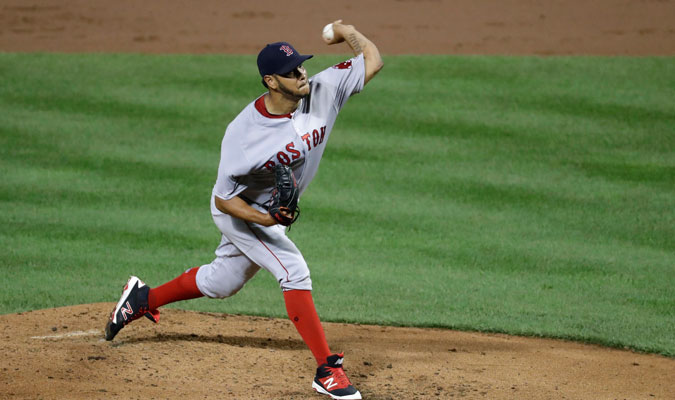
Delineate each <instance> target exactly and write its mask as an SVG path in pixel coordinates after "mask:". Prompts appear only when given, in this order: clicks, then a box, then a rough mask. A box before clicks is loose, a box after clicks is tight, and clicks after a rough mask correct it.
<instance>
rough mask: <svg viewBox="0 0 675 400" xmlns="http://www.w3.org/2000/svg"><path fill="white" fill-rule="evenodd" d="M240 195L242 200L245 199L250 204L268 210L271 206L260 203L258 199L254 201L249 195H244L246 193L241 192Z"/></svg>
mask: <svg viewBox="0 0 675 400" xmlns="http://www.w3.org/2000/svg"><path fill="white" fill-rule="evenodd" d="M239 197H240V198H241V199H242V200H244V201H245V202H246V204H248V205H249V206H251V205H253V204H255V205H256V206H258V207H262V208H263V209H265V210H267V209H268V208H269V207H267V206H266V205H264V204H260V203H258V202H257V201H253V200H251V199H249V198H248V197H246V196H244V195H241V194H240V195H239Z"/></svg>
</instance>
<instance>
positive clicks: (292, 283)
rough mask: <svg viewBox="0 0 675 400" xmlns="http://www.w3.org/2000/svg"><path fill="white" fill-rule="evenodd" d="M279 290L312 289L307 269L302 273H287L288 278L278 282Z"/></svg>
mask: <svg viewBox="0 0 675 400" xmlns="http://www.w3.org/2000/svg"><path fill="white" fill-rule="evenodd" d="M279 286H280V287H281V290H312V279H311V278H310V277H309V270H307V271H306V272H304V273H302V274H294V275H289V277H288V279H286V280H282V281H281V282H279Z"/></svg>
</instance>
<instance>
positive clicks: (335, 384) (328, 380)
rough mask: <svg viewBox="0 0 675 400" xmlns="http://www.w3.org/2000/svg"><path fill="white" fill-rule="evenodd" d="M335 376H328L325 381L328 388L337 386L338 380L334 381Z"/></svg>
mask: <svg viewBox="0 0 675 400" xmlns="http://www.w3.org/2000/svg"><path fill="white" fill-rule="evenodd" d="M333 380H334V378H328V379H326V380H325V381H324V382H323V385H324V387H325V388H326V389H328V390H331V389H332V388H333V387H335V386H337V382H333Z"/></svg>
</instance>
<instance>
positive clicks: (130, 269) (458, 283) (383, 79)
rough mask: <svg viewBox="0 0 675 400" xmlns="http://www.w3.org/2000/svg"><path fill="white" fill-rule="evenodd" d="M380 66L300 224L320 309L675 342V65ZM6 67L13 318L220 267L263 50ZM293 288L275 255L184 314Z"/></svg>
mask: <svg viewBox="0 0 675 400" xmlns="http://www.w3.org/2000/svg"><path fill="white" fill-rule="evenodd" d="M340 60H341V59H340V58H339V57H327V56H323V57H315V58H314V59H313V60H311V61H310V62H308V63H307V64H306V66H307V67H308V69H309V72H310V74H311V73H315V72H318V71H319V70H320V69H322V68H325V67H327V66H329V65H331V64H332V63H334V62H337V61H340ZM385 62H386V65H385V69H384V70H383V71H382V72H381V74H380V75H379V76H378V77H377V78H376V79H374V80H373V81H372V82H371V83H370V84H369V85H368V86H367V87H366V90H365V91H364V93H363V94H360V95H358V96H356V97H354V98H353V99H351V100H350V103H349V104H348V105H347V107H346V108H345V109H344V111H343V112H342V115H341V116H340V117H339V119H338V123H337V124H336V127H335V130H334V131H333V135H332V137H331V140H330V143H329V146H328V150H327V151H326V154H325V156H324V160H323V163H322V166H321V168H320V170H319V174H318V176H317V178H316V179H315V181H314V182H313V183H312V185H311V186H310V188H309V190H308V191H307V193H306V194H305V196H304V197H303V199H302V210H303V213H302V217H301V219H300V220H299V221H298V223H297V224H296V225H295V226H294V228H293V229H292V230H291V232H290V236H291V237H292V238H293V240H294V241H295V242H296V243H297V244H298V246H299V247H300V249H301V250H302V251H303V253H304V255H305V257H306V259H307V260H308V262H309V265H310V269H311V270H312V277H313V281H314V289H315V294H314V296H315V301H316V303H317V308H318V310H319V313H320V315H321V316H322V319H323V320H326V321H347V322H361V323H378V324H390V325H412V326H431V327H446V328H458V329H463V330H480V331H490V332H507V333H512V334H521V335H533V336H546V337H557V338H567V339H574V340H582V341H589V342H594V343H601V344H605V345H609V346H616V347H623V346H627V347H630V348H632V349H636V350H640V351H648V352H657V353H661V354H664V355H667V356H670V357H674V356H675V334H674V332H675V100H674V99H675V58H673V57H666V58H593V57H551V58H538V57H469V56H467V57H452V56H446V57H442V56H437V57H421V56H415V57H413V56H409V57H408V56H398V57H387V58H386V59H385ZM0 76H1V77H2V84H1V85H0V176H2V178H1V179H0V243H1V244H0V273H2V277H3V279H2V281H0V313H14V312H20V311H25V310H30V309H38V308H47V307H54V306H63V305H70V304H81V303H92V302H114V301H116V300H117V298H118V296H119V293H120V290H121V287H122V285H123V284H124V282H125V281H126V279H127V277H128V276H129V275H130V274H136V275H138V276H140V277H141V278H142V279H144V280H145V281H146V282H147V283H148V284H149V285H150V286H155V285H158V284H161V283H163V282H165V281H167V280H169V279H172V278H174V277H175V276H177V275H178V274H179V273H181V272H182V271H183V270H184V269H186V268H188V267H191V266H196V265H201V264H206V263H208V262H210V261H211V259H212V258H213V251H214V250H215V247H216V245H217V243H218V241H219V233H218V231H217V229H216V228H215V226H214V225H213V223H212V221H211V217H210V212H209V207H208V205H209V196H210V193H211V188H212V185H213V183H214V180H215V177H216V170H217V165H218V158H219V146H220V141H221V139H222V134H223V132H224V130H225V127H226V126H227V124H228V122H229V121H230V120H231V119H232V118H233V117H234V116H235V115H236V114H237V113H238V112H239V111H240V110H241V109H242V108H243V107H244V106H245V105H246V104H247V103H248V102H250V101H251V100H253V99H254V98H255V97H256V96H257V95H258V94H260V93H261V92H262V90H263V88H262V86H261V85H260V83H259V79H258V78H257V70H256V67H255V57H254V56H148V55H110V54H108V55H104V54H88V55H59V54H7V53H5V54H2V53H0ZM282 299H283V298H282V295H281V293H280V291H279V290H278V287H277V284H276V282H275V280H274V278H273V277H272V276H271V275H270V274H268V273H267V272H265V271H262V272H261V273H259V274H258V276H256V278H254V279H253V280H252V281H251V282H250V283H249V284H248V285H247V287H246V288H245V289H244V290H242V291H241V292H240V293H239V294H237V295H236V296H234V297H232V298H230V299H227V300H222V301H220V300H210V299H199V300H192V301H188V302H182V303H177V304H175V305H173V306H175V307H179V308H184V309H194V310H203V311H215V312H224V313H241V314H252V315H269V316H277V317H283V316H285V308H284V305H283V302H282Z"/></svg>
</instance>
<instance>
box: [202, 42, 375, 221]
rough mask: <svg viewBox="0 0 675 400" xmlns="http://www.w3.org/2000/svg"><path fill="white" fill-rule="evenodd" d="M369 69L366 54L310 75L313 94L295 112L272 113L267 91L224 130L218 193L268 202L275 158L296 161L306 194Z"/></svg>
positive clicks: (289, 162) (295, 168)
mask: <svg viewBox="0 0 675 400" xmlns="http://www.w3.org/2000/svg"><path fill="white" fill-rule="evenodd" d="M364 74H365V64H364V60H363V55H362V54H361V55H359V56H357V57H354V58H352V59H350V60H348V61H345V62H343V63H340V64H337V65H335V66H332V67H330V68H327V69H325V70H324V71H321V72H320V73H318V74H316V75H314V76H313V77H312V78H310V79H309V83H310V86H311V91H310V94H309V95H308V96H307V97H305V98H303V99H302V100H301V101H300V105H299V107H298V108H297V110H296V111H295V112H293V113H292V114H287V115H270V114H269V113H268V112H267V110H266V109H265V103H264V100H263V96H260V97H259V98H258V99H256V100H255V101H254V102H252V103H250V104H249V105H248V106H246V108H244V110H243V111H242V112H241V113H240V114H239V115H238V116H237V117H236V118H235V119H234V120H233V121H232V122H231V123H230V124H229V126H228V127H227V130H226V131H225V136H224V137H223V141H222V145H221V156H220V165H219V167H218V179H217V180H216V184H215V186H214V188H213V195H214V196H218V197H220V198H222V199H223V200H229V199H231V198H232V197H234V196H237V195H241V196H242V197H244V198H246V199H249V200H251V201H254V202H256V203H259V204H265V203H266V202H268V200H269V198H270V192H271V191H272V189H273V185H274V176H273V174H272V173H271V171H272V170H273V168H274V165H275V164H276V163H282V164H285V165H290V166H291V168H292V169H293V173H294V174H295V178H296V180H297V181H298V187H299V189H300V194H301V195H302V193H303V192H304V191H305V189H307V186H308V185H309V183H310V182H311V181H312V179H313V178H314V175H315V174H316V172H317V170H318V168H319V162H320V161H321V157H322V156H323V152H324V149H325V148H326V142H327V141H328V137H329V136H330V133H331V131H332V129H333V125H334V124H335V119H336V118H337V115H338V112H339V111H340V109H342V107H343V106H344V105H345V103H346V102H347V99H348V98H349V96H351V95H352V94H355V93H358V92H360V91H361V89H363V84H364V83H363V79H364ZM212 211H214V213H215V214H218V213H220V211H218V210H217V209H216V210H212Z"/></svg>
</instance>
